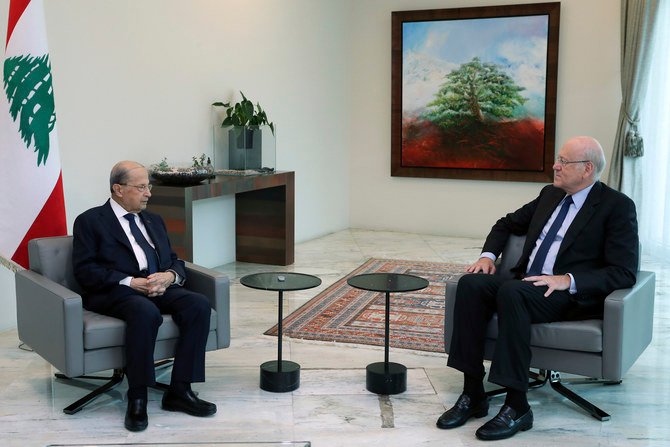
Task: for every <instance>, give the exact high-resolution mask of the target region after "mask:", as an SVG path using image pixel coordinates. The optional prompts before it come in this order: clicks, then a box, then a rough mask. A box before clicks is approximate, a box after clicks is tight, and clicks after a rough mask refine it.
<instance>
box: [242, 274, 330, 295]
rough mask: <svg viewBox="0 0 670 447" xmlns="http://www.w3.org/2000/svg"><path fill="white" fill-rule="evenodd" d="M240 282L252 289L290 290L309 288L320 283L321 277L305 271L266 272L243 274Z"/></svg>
mask: <svg viewBox="0 0 670 447" xmlns="http://www.w3.org/2000/svg"><path fill="white" fill-rule="evenodd" d="M240 283H241V284H242V285H244V286H247V287H251V288H252V289H261V290H274V291H287V290H288V291H290V290H304V289H311V288H312V287H316V286H318V285H320V284H321V279H319V278H317V277H316V276H314V275H307V274H305V273H293V272H266V273H254V274H252V275H247V276H243V277H242V278H240Z"/></svg>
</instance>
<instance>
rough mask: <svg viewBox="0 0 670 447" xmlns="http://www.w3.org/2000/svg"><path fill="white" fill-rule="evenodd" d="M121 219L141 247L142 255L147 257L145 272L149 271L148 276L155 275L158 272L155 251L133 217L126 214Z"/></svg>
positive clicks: (130, 214)
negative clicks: (128, 224) (128, 226)
mask: <svg viewBox="0 0 670 447" xmlns="http://www.w3.org/2000/svg"><path fill="white" fill-rule="evenodd" d="M123 217H125V218H126V220H127V221H128V223H130V232H131V233H132V235H133V237H134V238H135V241H137V243H138V244H139V245H140V247H142V251H144V254H145V255H146V257H147V264H148V265H147V270H148V271H149V274H152V273H156V272H157V271H158V255H157V254H156V250H154V248H153V247H152V246H151V244H149V242H148V241H147V239H146V238H145V237H144V235H143V234H142V232H141V231H140V227H138V226H137V223H135V215H134V214H132V213H128V214H126V215H125V216H123Z"/></svg>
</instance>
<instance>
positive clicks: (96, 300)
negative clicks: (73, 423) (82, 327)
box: [72, 161, 216, 431]
mask: <svg viewBox="0 0 670 447" xmlns="http://www.w3.org/2000/svg"><path fill="white" fill-rule="evenodd" d="M109 186H110V191H111V200H108V201H107V202H106V203H105V204H104V205H102V206H99V207H96V208H92V209H90V210H88V211H86V212H84V213H83V214H81V215H80V216H79V217H77V219H76V220H75V223H74V231H73V233H74V249H73V255H72V262H73V264H74V274H75V277H76V278H77V281H78V282H79V284H81V286H82V287H83V289H84V291H85V293H84V306H85V307H86V308H87V309H89V310H91V311H94V312H98V313H101V314H105V315H110V316H113V317H116V318H119V319H121V320H123V321H125V322H126V375H127V378H128V408H127V411H126V417H125V426H126V428H127V429H128V430H131V431H141V430H144V429H145V428H146V427H147V425H148V417H147V387H148V386H151V385H154V384H155V368H154V360H153V352H154V346H155V343H156V336H157V333H158V328H159V326H160V325H161V322H162V317H161V314H162V313H168V314H171V315H172V317H173V319H174V321H175V323H176V324H177V325H178V326H179V341H178V343H177V347H176V354H175V358H174V365H173V369H172V377H171V381H170V387H169V390H168V391H166V392H165V394H164V395H163V400H162V407H163V409H165V410H168V411H181V412H184V413H188V414H190V415H193V416H209V415H212V414H214V413H215V412H216V405H214V404H213V403H211V402H207V401H204V400H202V399H200V398H198V397H197V396H196V395H195V393H194V392H193V391H192V390H191V383H193V382H202V381H204V380H205V345H206V343H207V335H208V333H209V320H210V313H211V308H210V305H209V301H208V300H207V298H206V297H204V296H203V295H200V294H198V293H195V292H191V291H189V290H188V289H186V288H184V287H183V285H184V283H185V282H186V279H187V278H186V273H185V270H184V262H183V261H181V260H179V259H177V255H176V254H175V253H174V252H173V251H172V248H171V246H170V241H169V240H168V236H167V230H166V228H165V224H164V223H163V220H162V219H161V218H160V216H158V215H155V214H152V213H149V212H147V211H145V208H146V206H147V201H148V200H149V198H150V197H151V184H150V183H149V175H148V173H147V170H146V169H145V168H144V166H142V165H140V164H139V163H136V162H133V161H122V162H119V163H117V164H116V165H115V166H114V167H113V168H112V172H111V175H110V180H109Z"/></svg>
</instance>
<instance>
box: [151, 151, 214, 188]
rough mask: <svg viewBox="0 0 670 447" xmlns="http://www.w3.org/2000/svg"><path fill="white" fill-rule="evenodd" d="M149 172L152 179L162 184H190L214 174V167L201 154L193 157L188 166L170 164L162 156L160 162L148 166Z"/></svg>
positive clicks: (195, 183)
mask: <svg viewBox="0 0 670 447" xmlns="http://www.w3.org/2000/svg"><path fill="white" fill-rule="evenodd" d="M149 173H150V174H151V177H152V179H154V180H156V181H158V182H160V183H162V184H164V185H170V186H191V185H197V184H198V183H200V182H202V181H203V180H206V179H208V178H210V177H212V176H214V168H213V167H212V163H211V160H210V159H209V158H208V157H207V156H206V155H205V154H202V155H201V156H200V157H193V164H192V165H191V166H188V167H177V166H170V165H169V164H168V162H167V158H163V160H161V162H160V163H157V164H155V165H151V166H150V167H149Z"/></svg>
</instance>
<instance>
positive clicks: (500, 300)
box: [437, 137, 639, 440]
mask: <svg viewBox="0 0 670 447" xmlns="http://www.w3.org/2000/svg"><path fill="white" fill-rule="evenodd" d="M553 169H554V182H553V185H548V186H546V187H544V188H543V189H542V191H541V192H540V195H539V196H538V197H537V198H536V199H535V200H533V201H532V202H530V203H527V204H526V205H524V206H522V207H521V208H519V209H518V210H516V211H515V212H513V213H509V214H507V215H506V216H505V217H503V218H501V219H499V220H498V221H497V222H496V224H495V225H493V228H492V229H491V232H490V233H489V235H488V236H487V238H486V242H485V243H484V247H483V249H482V253H481V255H480V258H479V259H478V260H477V261H476V262H475V263H474V264H472V265H471V266H469V267H468V269H467V272H468V273H469V274H466V275H464V276H463V277H462V278H461V279H460V280H459V282H458V286H457V289H456V301H455V305H454V327H453V336H452V340H451V346H450V349H449V360H448V363H447V365H448V366H450V367H452V368H455V369H457V370H459V371H461V372H462V373H463V377H464V386H463V393H462V394H461V395H460V397H459V398H458V400H457V402H456V404H455V405H454V406H453V407H452V408H450V409H449V410H447V411H446V412H445V413H444V414H443V415H442V416H440V418H439V419H438V421H437V426H438V427H439V428H442V429H451V428H455V427H459V426H461V425H463V424H465V422H466V421H467V420H468V419H470V418H472V417H477V418H481V417H484V416H486V415H487V414H488V410H489V402H488V399H487V397H486V394H485V392H484V385H483V379H484V376H485V370H484V365H483V359H484V341H485V338H486V328H487V326H488V324H489V321H490V320H491V318H492V316H493V314H494V313H497V315H498V338H497V341H496V347H495V352H494V354H493V360H492V362H491V367H490V371H489V379H488V380H489V381H491V382H494V383H496V384H498V385H501V386H503V387H505V388H507V390H508V391H507V397H506V399H505V403H504V405H503V406H502V408H501V410H500V412H499V413H498V414H497V416H495V417H494V418H493V419H491V420H490V421H488V422H487V423H485V424H484V425H483V426H481V427H480V428H479V429H478V430H477V431H476V436H477V438H479V439H482V440H495V439H505V438H509V437H511V436H514V435H515V434H516V433H517V432H519V431H525V430H529V429H530V428H531V427H532V426H533V413H532V411H531V409H530V406H529V405H528V400H527V398H526V393H527V391H528V369H529V367H530V360H531V350H530V326H531V324H533V323H545V322H551V321H560V320H568V319H585V318H602V309H603V302H604V299H605V297H606V296H607V295H608V294H609V293H610V292H612V291H613V290H616V289H621V288H627V287H632V286H633V285H634V284H635V279H636V272H637V269H638V250H639V248H638V235H637V216H636V211H635V204H634V203H633V201H632V200H631V199H629V198H628V197H626V196H625V195H624V194H622V193H620V192H618V191H616V190H613V189H612V188H609V187H608V186H607V185H605V184H603V183H601V182H600V181H599V178H600V174H601V173H602V172H603V170H604V169H605V155H604V153H603V150H602V147H601V146H600V144H599V143H598V141H596V140H595V139H594V138H591V137H574V138H571V139H569V140H568V141H567V142H566V143H565V144H564V145H563V147H562V148H561V149H560V151H559V153H558V157H557V158H556V161H555V163H554V166H553ZM512 234H514V235H525V236H526V242H525V245H524V247H523V252H522V255H521V258H520V259H519V262H518V263H517V265H516V266H515V267H514V268H512V272H513V273H514V274H515V279H512V280H504V279H502V278H501V277H499V276H498V275H493V273H495V270H496V267H495V264H494V261H495V260H496V259H497V257H498V256H499V255H500V254H501V252H502V250H503V248H504V247H505V244H506V242H507V240H508V238H509V236H510V235H512Z"/></svg>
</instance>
